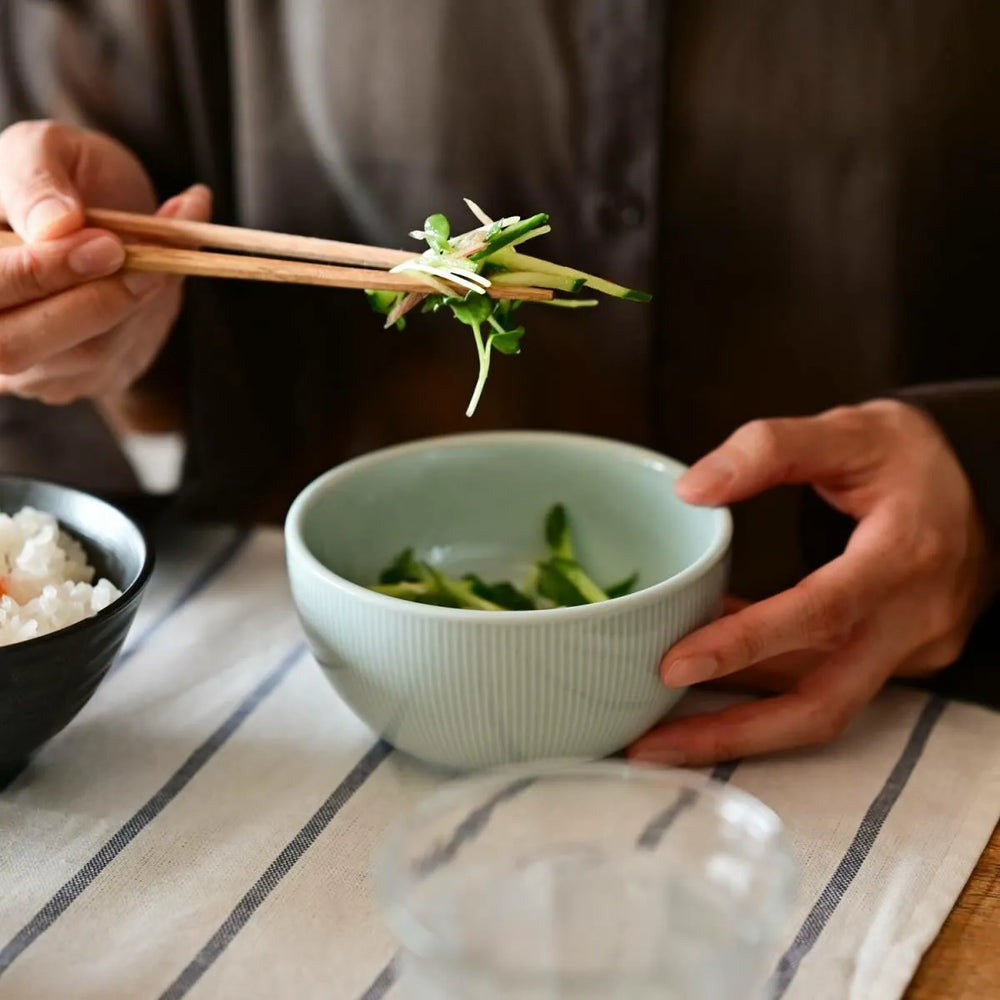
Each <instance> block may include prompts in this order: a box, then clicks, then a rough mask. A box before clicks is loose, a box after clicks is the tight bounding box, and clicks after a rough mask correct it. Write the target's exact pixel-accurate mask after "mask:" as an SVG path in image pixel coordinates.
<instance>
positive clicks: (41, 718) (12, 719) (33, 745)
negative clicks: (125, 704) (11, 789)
mask: <svg viewBox="0 0 1000 1000" xmlns="http://www.w3.org/2000/svg"><path fill="white" fill-rule="evenodd" d="M26 505H28V506H33V507H36V508H37V509H38V510H42V511H45V512H46V513H50V514H52V515H54V516H55V517H56V518H58V519H59V522H60V524H61V525H62V526H63V527H64V528H65V529H67V530H68V531H70V532H71V533H72V534H73V535H74V536H75V537H76V538H77V539H79V540H80V541H81V542H82V543H83V544H84V546H85V548H86V549H87V551H88V555H89V557H90V559H91V561H92V562H94V563H95V564H96V565H97V568H98V572H99V574H100V575H107V576H108V577H109V578H110V579H111V581H112V582H113V583H114V584H115V585H116V586H118V587H119V588H120V589H122V590H123V595H122V597H120V598H119V599H118V600H117V601H115V602H114V603H113V604H111V605H109V606H108V607H107V608H105V609H104V610H103V611H101V612H99V613H98V614H97V615H95V616H94V617H92V618H88V619H85V620H84V621H82V622H78V623H77V624H75V625H71V626H69V627H68V628H65V629H61V630H59V631H56V632H52V633H50V634H49V635H44V636H40V637H39V638H37V639H29V640H27V641H25V642H18V643H13V644H11V645H9V646H3V647H0V784H2V783H3V781H4V779H5V777H8V776H9V775H10V774H12V773H14V772H16V771H17V770H19V769H20V768H21V767H22V766H23V765H24V763H25V762H26V761H27V760H28V758H29V757H30V756H31V755H32V753H34V751H35V750H37V749H38V748H39V747H40V746H41V745H42V744H43V743H44V742H45V741H46V740H49V739H51V738H52V737H53V736H54V735H55V734H56V733H58V732H59V731H60V730H61V729H62V728H63V727H64V726H65V725H66V724H67V723H68V722H69V721H70V720H71V719H72V718H73V717H74V716H75V715H76V714H77V713H78V712H79V711H80V709H81V708H83V706H84V705H85V704H86V703H87V701H88V699H89V698H90V697H91V695H92V694H93V693H94V691H95V690H96V689H97V686H98V684H100V682H101V679H102V678H103V677H104V675H105V674H106V673H107V672H108V670H109V668H110V667H111V665H112V663H114V661H115V659H116V657H117V656H118V653H119V651H120V649H121V647H122V644H123V643H124V641H125V637H126V636H127V634H128V631H129V629H130V628H131V626H132V622H133V620H134V619H135V614H136V611H137V610H138V608H139V603H140V601H141V599H142V595H143V592H144V590H145V587H146V583H147V581H148V579H149V575H150V573H151V571H152V566H153V556H152V552H151V550H150V548H149V545H148V543H147V541H146V539H145V537H144V535H143V533H142V531H141V530H140V529H139V528H138V527H137V526H136V525H135V524H134V523H133V522H132V521H131V520H130V519H129V518H128V517H126V516H125V514H123V513H122V512H121V511H119V510H118V509H117V508H115V507H113V506H111V505H110V504H108V503H105V502H104V501H103V500H100V499H98V498H97V497H93V496H90V495H89V494H86V493H83V492H81V491H78V490H74V489H71V488H69V487H64V486H59V485H56V484H52V483H43V482H38V481H35V480H26V479H21V478H18V477H12V476H0V510H3V511H5V512H7V513H14V512H15V511H17V510H19V509H20V508H21V507H23V506H26Z"/></svg>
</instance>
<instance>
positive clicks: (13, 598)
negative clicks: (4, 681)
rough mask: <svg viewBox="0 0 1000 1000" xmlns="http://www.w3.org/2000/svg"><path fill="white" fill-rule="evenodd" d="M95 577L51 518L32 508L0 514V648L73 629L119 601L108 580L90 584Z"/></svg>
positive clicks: (79, 550) (82, 555)
mask: <svg viewBox="0 0 1000 1000" xmlns="http://www.w3.org/2000/svg"><path fill="white" fill-rule="evenodd" d="M94 574H95V570H94V567H93V566H91V565H90V564H89V563H88V562H87V555H86V553H85V552H84V550H83V546H82V545H80V543H79V542H78V541H76V539H74V538H72V537H70V536H69V535H68V534H66V532H65V531H61V530H60V528H59V523H58V522H57V521H56V519H55V518H54V517H52V516H51V515H49V514H43V513H41V512H40V511H37V510H35V509H34V508H33V507H22V508H21V510H19V511H18V512H17V513H16V514H14V515H13V516H11V515H9V514H0V592H2V595H3V596H2V597H0V646H7V645H9V644H10V643H12V642H21V641H22V640H24V639H33V638H35V636H39V635H45V634H47V633H48V632H55V631H56V630H57V629H61V628H65V627H66V626H67V625H73V624H74V623H75V622H78V621H82V620H83V619H84V618H89V617H90V616H91V615H95V614H97V612H98V611H100V610H101V609H102V608H106V607H107V606H108V605H109V604H110V603H111V602H112V601H114V600H115V599H116V598H118V597H121V591H119V590H118V589H117V588H116V587H115V586H114V585H113V584H112V583H111V582H110V581H108V580H104V579H102V580H99V581H98V582H97V583H96V584H93V583H92V581H93V579H94Z"/></svg>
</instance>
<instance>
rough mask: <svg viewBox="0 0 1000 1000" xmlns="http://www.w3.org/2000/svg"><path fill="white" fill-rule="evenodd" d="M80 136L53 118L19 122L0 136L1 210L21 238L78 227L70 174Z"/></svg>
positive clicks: (45, 236) (80, 215)
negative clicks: (45, 120) (51, 120)
mask: <svg viewBox="0 0 1000 1000" xmlns="http://www.w3.org/2000/svg"><path fill="white" fill-rule="evenodd" d="M79 137H80V133H79V132H78V131H77V130H76V129H74V128H72V127H70V126H66V125H60V124H58V123H54V122H19V123H18V124H17V125H14V126H12V127H11V128H8V129H7V130H6V131H5V132H4V133H3V135H2V136H0V209H2V210H3V213H4V215H5V216H6V217H7V220H8V221H9V222H10V225H11V228H12V229H13V230H14V231H15V232H16V233H17V234H18V235H19V236H20V237H21V239H23V240H25V241H32V240H40V239H54V238H56V237H59V236H66V235H68V234H69V233H71V232H74V231H75V230H77V229H80V228H81V227H82V226H83V222H84V215H83V203H82V200H81V198H80V196H79V193H78V192H77V190H76V188H75V186H74V185H73V183H72V181H71V179H70V173H71V167H72V162H73V158H74V157H75V156H76V155H77V153H78V147H79Z"/></svg>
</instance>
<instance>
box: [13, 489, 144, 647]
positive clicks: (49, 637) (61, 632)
mask: <svg viewBox="0 0 1000 1000" xmlns="http://www.w3.org/2000/svg"><path fill="white" fill-rule="evenodd" d="M5 483H28V484H31V485H36V486H45V487H49V488H51V489H55V490H60V491H62V492H64V493H75V494H77V495H78V496H84V497H88V498H89V499H91V500H94V501H96V502H97V503H99V504H101V505H102V506H104V507H108V508H110V509H111V510H113V511H114V512H115V513H116V514H118V515H119V516H120V517H122V518H123V519H124V520H125V522H126V523H127V524H128V525H130V526H131V527H132V529H133V530H134V531H135V532H136V534H137V535H138V536H139V538H140V539H141V540H142V549H143V552H142V565H141V566H140V567H139V572H138V573H137V574H136V577H135V579H134V580H133V581H132V582H131V583H130V584H129V585H128V586H127V587H126V588H125V589H124V590H123V591H122V592H121V595H120V596H119V597H116V598H115V599H114V600H113V601H112V602H111V603H110V604H109V605H107V606H106V607H104V608H101V610H100V611H98V612H97V613H96V614H93V615H90V616H89V617H87V618H83V619H81V620H80V621H78V622H73V624H72V625H64V626H63V627H62V628H57V629H56V630H55V631H53V632H46V633H45V634H44V635H36V636H32V637H31V638H30V639H20V640H18V641H17V642H11V643H8V644H7V645H5V646H0V657H2V656H3V655H4V653H5V652H6V653H13V651H14V650H18V651H20V650H22V649H29V648H30V649H32V650H34V649H40V648H42V646H43V644H44V643H49V642H52V643H54V642H56V641H61V640H62V638H63V637H64V636H70V635H75V634H76V633H78V632H83V631H84V630H86V629H87V628H92V627H93V626H94V625H95V624H96V623H98V622H102V621H107V620H109V619H111V618H113V617H115V616H116V615H118V614H119V613H120V612H121V611H122V610H124V609H125V608H126V607H127V606H128V605H129V604H131V603H132V601H133V600H134V599H135V598H136V597H137V595H138V594H139V593H140V592H141V591H142V589H143V588H144V587H145V586H146V584H147V583H148V582H149V578H150V576H151V575H152V573H153V566H154V564H155V562H156V559H155V555H154V552H153V545H152V542H151V541H150V538H149V533H148V532H147V531H146V529H145V528H144V527H143V526H142V525H141V524H139V522H138V521H136V520H135V518H133V517H130V516H129V515H128V514H126V513H125V511H123V510H122V509H121V508H120V507H117V506H115V505H114V504H113V503H111V502H110V501H108V500H105V499H104V498H103V497H100V496H98V495H97V494H96V493H91V492H90V491H89V490H83V489H80V488H79V487H78V486H69V485H67V484H66V483H60V482H56V481H55V480H53V479H40V478H38V477H37V476H18V475H10V474H8V473H6V472H2V473H0V486H3V485H4V484H5ZM37 509H38V510H41V508H37ZM41 512H42V513H43V514H49V513H50V512H49V511H41ZM3 513H8V512H7V511H3ZM52 516H53V517H54V516H55V515H52ZM56 520H57V521H58V522H59V527H60V528H61V529H62V530H63V531H65V532H66V533H67V534H69V535H71V536H72V537H73V538H75V539H76V540H77V541H80V538H79V537H78V535H77V533H76V532H75V531H74V530H73V529H71V528H69V527H67V526H66V525H65V524H64V523H63V522H62V520H61V519H60V518H58V517H57V518H56ZM81 544H83V543H82V542H81ZM88 544H89V543H88Z"/></svg>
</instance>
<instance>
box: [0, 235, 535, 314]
mask: <svg viewBox="0 0 1000 1000" xmlns="http://www.w3.org/2000/svg"><path fill="white" fill-rule="evenodd" d="M292 238H293V239H295V238H296V237H292ZM20 243H21V240H20V238H19V237H18V236H17V235H16V234H15V233H12V232H10V231H9V230H0V247H12V246H19V245H20ZM125 268H126V269H128V270H131V271H155V272H159V273H163V274H178V275H186V276H191V277H206V278H236V279H242V280H244V281H272V282H277V283H281V284H293V285H320V286H323V287H325V288H368V289H372V290H383V289H384V290H387V291H392V292H421V293H424V294H426V295H433V294H434V290H433V289H432V288H429V287H428V286H427V285H425V284H424V283H423V282H422V281H420V280H419V279H417V278H413V277H411V276H410V275H407V274H389V272H388V271H382V270H376V269H374V268H360V267H336V266H332V265H329V264H315V263H311V262H306V261H297V260H281V259H277V258H273V257H248V256H242V255H237V254H222V253H206V252H204V251H199V250H187V249H182V248H177V247H164V246H152V245H146V244H141V243H126V244H125ZM485 291H486V294H487V295H489V296H490V297H491V298H495V299H521V300H524V301H535V302H541V301H545V300H547V299H551V298H552V292H551V291H550V290H549V289H547V288H520V287H514V286H506V287H503V286H500V285H491V286H490V287H489V288H487V289H486V290H485ZM456 294H457V295H464V294H465V290H464V289H456Z"/></svg>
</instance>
